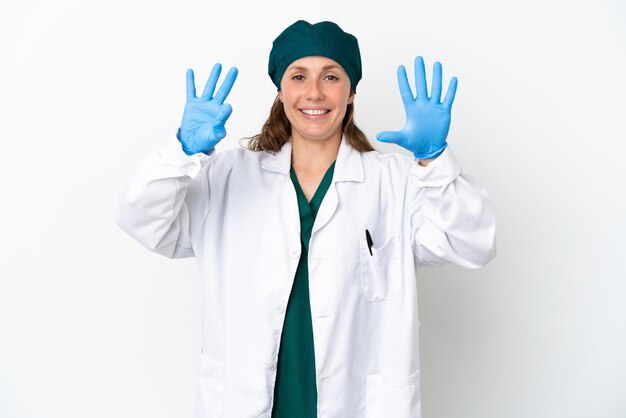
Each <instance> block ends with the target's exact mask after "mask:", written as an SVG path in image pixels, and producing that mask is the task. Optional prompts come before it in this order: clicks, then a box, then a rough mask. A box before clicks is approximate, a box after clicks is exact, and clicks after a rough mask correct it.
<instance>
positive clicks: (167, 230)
mask: <svg viewBox="0 0 626 418" xmlns="http://www.w3.org/2000/svg"><path fill="white" fill-rule="evenodd" d="M220 71H221V65H219V64H216V65H215V66H214V67H213V71H212V72H211V75H210V76H209V80H208V81H207V84H206V86H205V89H204V93H203V94H202V96H201V97H196V90H195V83H194V77H193V71H192V70H188V71H187V102H186V104H185V111H184V114H183V120H182V123H181V129H180V131H179V133H178V134H177V141H172V142H171V143H170V144H169V145H168V146H167V147H166V148H164V149H163V150H161V151H158V152H155V153H153V154H152V155H150V157H148V158H147V159H146V160H145V161H144V162H143V163H142V164H141V165H140V166H139V168H138V169H137V171H136V173H135V175H134V176H133V178H132V179H131V181H130V183H129V184H128V186H127V187H126V188H125V190H124V191H123V193H122V195H121V196H120V199H119V204H118V210H117V224H118V225H119V226H120V228H122V229H123V230H124V231H126V232H128V233H129V234H130V235H131V236H132V237H134V238H135V239H137V241H139V242H140V243H142V244H143V245H144V246H146V247H147V248H148V249H150V250H152V251H155V252H157V253H159V254H162V255H164V256H167V257H171V258H172V257H191V256H193V255H194V253H193V248H192V242H193V237H192V235H193V233H195V232H196V231H198V230H200V229H201V226H202V222H203V221H204V218H205V217H206V214H207V213H208V208H209V196H210V190H209V189H210V182H209V178H210V175H211V173H210V172H211V169H210V167H211V164H210V161H211V159H213V158H214V157H213V154H214V152H215V150H214V148H215V145H216V144H217V143H218V142H219V141H220V140H221V139H222V138H224V137H225V136H226V130H225V128H224V124H225V122H226V120H227V119H228V117H229V116H230V114H231V112H232V108H231V106H230V105H229V104H225V103H224V100H225V99H226V97H227V96H228V93H229V92H230V89H231V88H232V86H233V84H234V82H235V79H236V77H237V69H236V68H231V70H230V71H229V73H228V75H227V76H226V79H225V80H224V82H223V84H222V85H221V87H220V89H219V91H218V92H217V93H216V94H215V96H213V92H214V90H215V86H216V84H217V79H218V78H219V75H220Z"/></svg>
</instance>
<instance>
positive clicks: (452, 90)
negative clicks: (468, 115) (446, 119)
mask: <svg viewBox="0 0 626 418" xmlns="http://www.w3.org/2000/svg"><path fill="white" fill-rule="evenodd" d="M457 84H458V81H457V79H456V77H452V79H451V80H450V84H449V85H448V91H447V92H446V97H445V98H444V99H443V107H445V108H446V109H448V110H450V109H452V103H453V102H454V96H455V95H456V86H457Z"/></svg>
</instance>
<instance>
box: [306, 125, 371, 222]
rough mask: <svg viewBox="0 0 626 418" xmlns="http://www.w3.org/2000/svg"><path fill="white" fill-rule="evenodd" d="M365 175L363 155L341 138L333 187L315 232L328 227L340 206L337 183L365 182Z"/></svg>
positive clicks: (330, 189) (317, 220) (319, 215)
mask: <svg viewBox="0 0 626 418" xmlns="http://www.w3.org/2000/svg"><path fill="white" fill-rule="evenodd" d="M364 179H365V173H364V170H363V161H362V159H361V154H359V152H357V151H356V150H355V149H354V148H352V147H351V146H350V144H348V141H346V139H345V137H343V138H341V144H340V145H339V152H338V153H337V162H336V163H335V173H334V175H333V180H332V183H331V185H330V186H329V187H328V191H327V192H326V195H325V196H324V200H323V201H322V205H321V206H320V209H319V212H318V213H317V217H316V218H315V223H314V224H313V231H312V233H313V234H314V233H315V231H317V230H319V229H321V228H323V227H324V225H326V224H327V223H328V222H329V221H330V219H331V218H332V217H333V215H334V214H335V211H336V210H337V206H338V205H339V195H338V194H337V188H336V185H337V183H340V182H346V181H356V182H363V180H364Z"/></svg>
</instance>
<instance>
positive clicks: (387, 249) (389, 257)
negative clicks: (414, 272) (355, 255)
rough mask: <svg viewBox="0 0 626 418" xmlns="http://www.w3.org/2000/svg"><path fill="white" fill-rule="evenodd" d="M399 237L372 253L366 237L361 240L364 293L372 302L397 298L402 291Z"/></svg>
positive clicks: (374, 249)
mask: <svg viewBox="0 0 626 418" xmlns="http://www.w3.org/2000/svg"><path fill="white" fill-rule="evenodd" d="M399 246H400V245H399V243H398V237H397V236H394V237H392V238H391V239H389V240H388V241H387V242H386V243H385V244H384V245H383V246H381V247H379V248H375V247H372V254H371V255H370V250H369V248H368V246H367V241H366V240H365V239H363V240H361V281H362V285H363V295H364V297H365V299H366V300H368V301H370V302H378V301H383V300H390V299H395V298H396V296H397V295H398V294H399V293H400V289H401V286H402V275H401V268H400V253H399Z"/></svg>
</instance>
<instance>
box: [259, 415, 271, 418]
mask: <svg viewBox="0 0 626 418" xmlns="http://www.w3.org/2000/svg"><path fill="white" fill-rule="evenodd" d="M259 418H270V416H269V415H268V414H263V415H261V416H260V417H259Z"/></svg>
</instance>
